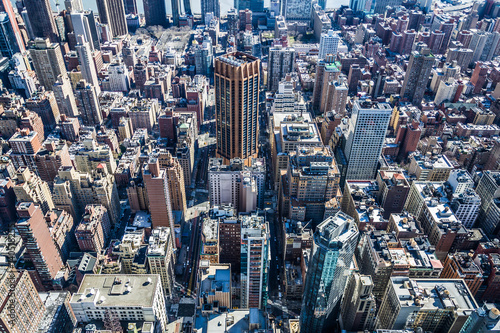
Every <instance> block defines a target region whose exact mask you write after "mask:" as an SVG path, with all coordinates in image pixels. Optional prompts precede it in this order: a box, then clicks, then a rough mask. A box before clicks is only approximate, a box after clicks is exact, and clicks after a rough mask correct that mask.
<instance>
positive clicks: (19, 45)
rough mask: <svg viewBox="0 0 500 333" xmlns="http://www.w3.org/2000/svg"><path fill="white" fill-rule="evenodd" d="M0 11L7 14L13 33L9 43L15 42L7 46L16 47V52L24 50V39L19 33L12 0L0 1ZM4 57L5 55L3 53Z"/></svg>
mask: <svg viewBox="0 0 500 333" xmlns="http://www.w3.org/2000/svg"><path fill="white" fill-rule="evenodd" d="M0 12H5V13H6V14H7V17H8V20H9V26H10V27H9V29H10V30H11V31H12V34H13V39H12V40H11V43H13V44H16V45H15V46H14V47H13V46H9V47H8V48H13V49H18V51H17V52H24V51H26V45H25V44H24V39H23V36H22V34H21V30H20V29H19V25H18V24H17V18H16V13H15V12H14V8H13V7H12V2H11V1H9V0H2V1H1V2H0ZM4 20H5V19H4ZM14 53H15V52H14ZM2 54H3V51H2ZM4 57H6V56H5V55H4ZM11 57H12V55H11V56H8V58H11Z"/></svg>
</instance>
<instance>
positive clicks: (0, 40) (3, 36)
mask: <svg viewBox="0 0 500 333" xmlns="http://www.w3.org/2000/svg"><path fill="white" fill-rule="evenodd" d="M16 52H19V47H18V45H17V42H16V36H15V35H14V31H13V30H12V25H11V22H10V19H9V15H7V13H3V12H0V53H1V54H2V56H4V57H7V58H12V56H13V55H14V53H16Z"/></svg>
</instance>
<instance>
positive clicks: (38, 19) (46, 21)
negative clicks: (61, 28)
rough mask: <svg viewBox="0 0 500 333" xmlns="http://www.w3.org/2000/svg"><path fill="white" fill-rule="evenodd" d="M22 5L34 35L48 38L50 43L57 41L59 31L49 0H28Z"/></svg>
mask: <svg viewBox="0 0 500 333" xmlns="http://www.w3.org/2000/svg"><path fill="white" fill-rule="evenodd" d="M24 5H25V6H26V11H27V12H28V18H29V23H30V26H31V29H32V31H33V35H34V37H42V38H48V39H49V40H50V41H51V42H52V43H57V42H58V41H59V33H58V31H57V26H56V21H55V20H54V14H53V13H52V8H50V2H49V0H30V1H25V2H24Z"/></svg>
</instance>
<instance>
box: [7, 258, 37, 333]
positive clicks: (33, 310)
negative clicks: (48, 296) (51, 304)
mask: <svg viewBox="0 0 500 333" xmlns="http://www.w3.org/2000/svg"><path fill="white" fill-rule="evenodd" d="M11 274H13V275H14V279H13V280H10V277H12V275H11ZM12 281H13V285H12V284H11V283H12ZM11 288H12V289H11ZM0 289H1V290H4V292H2V295H1V296H0V303H1V305H0V330H2V331H4V332H36V331H37V330H38V325H39V324H40V323H41V322H42V321H43V318H44V312H45V306H44V304H43V301H42V300H41V299H40V296H39V295H38V292H37V291H36V288H35V285H34V284H33V280H31V277H30V274H29V273H28V271H26V270H25V271H22V272H21V271H18V270H16V269H15V268H9V269H8V270H7V271H4V273H3V274H2V277H1V278H0ZM12 303H14V305H15V309H16V311H15V312H14V313H11V311H10V310H11V308H10V305H11V304H12ZM12 314H14V318H11V317H10V316H11V315H12ZM28 318H29V320H27V319H28ZM10 319H13V320H10ZM11 324H12V326H11Z"/></svg>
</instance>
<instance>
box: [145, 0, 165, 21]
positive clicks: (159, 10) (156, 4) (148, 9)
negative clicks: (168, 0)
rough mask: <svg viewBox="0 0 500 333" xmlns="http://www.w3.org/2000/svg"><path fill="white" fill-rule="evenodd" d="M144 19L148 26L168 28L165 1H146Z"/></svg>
mask: <svg viewBox="0 0 500 333" xmlns="http://www.w3.org/2000/svg"><path fill="white" fill-rule="evenodd" d="M144 17H145V18H146V26H153V25H161V26H162V27H166V26H167V9H166V7H165V0H144Z"/></svg>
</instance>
